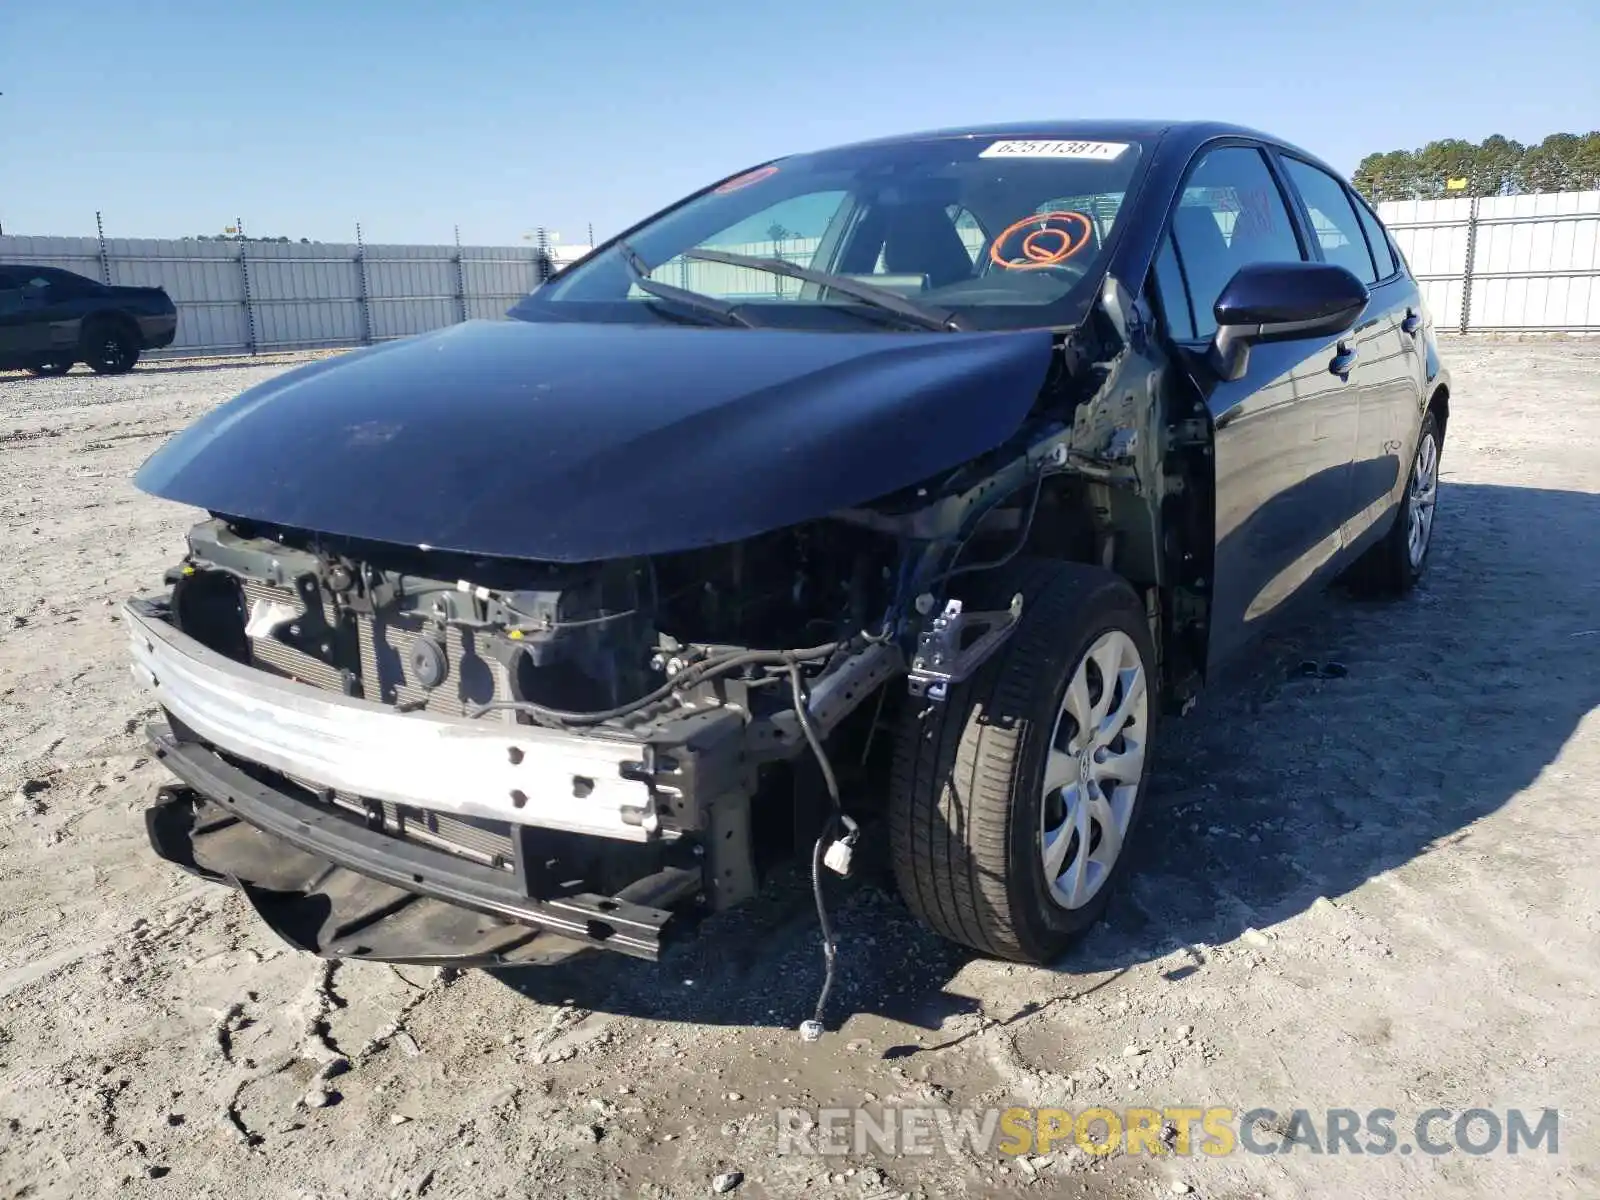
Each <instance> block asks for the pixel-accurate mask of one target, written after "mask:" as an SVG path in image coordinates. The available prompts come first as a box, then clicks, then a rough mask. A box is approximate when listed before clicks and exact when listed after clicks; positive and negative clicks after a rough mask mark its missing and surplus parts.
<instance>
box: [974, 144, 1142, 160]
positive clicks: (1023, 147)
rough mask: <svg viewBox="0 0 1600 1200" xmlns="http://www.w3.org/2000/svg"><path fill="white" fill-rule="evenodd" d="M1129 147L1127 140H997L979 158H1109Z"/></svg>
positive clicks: (1116, 155)
mask: <svg viewBox="0 0 1600 1200" xmlns="http://www.w3.org/2000/svg"><path fill="white" fill-rule="evenodd" d="M1127 148H1128V143H1127V142H1061V141H1017V142H996V143H995V144H994V145H992V146H990V147H989V148H988V149H986V150H984V151H983V152H982V153H981V154H979V155H978V157H979V158H1098V159H1102V160H1109V159H1113V158H1116V157H1118V156H1119V155H1120V154H1121V153H1122V152H1123V151H1124V150H1126V149H1127Z"/></svg>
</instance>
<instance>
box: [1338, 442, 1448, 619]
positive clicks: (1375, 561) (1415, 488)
mask: <svg viewBox="0 0 1600 1200" xmlns="http://www.w3.org/2000/svg"><path fill="white" fill-rule="evenodd" d="M1443 446H1444V438H1443V435H1442V434H1441V433H1440V430H1439V422H1438V419H1437V418H1436V417H1435V416H1434V414H1433V413H1432V412H1429V413H1428V414H1427V415H1426V416H1424V417H1423V419H1422V431H1421V432H1420V433H1419V434H1418V435H1417V451H1416V454H1415V455H1413V456H1412V459H1411V473H1410V475H1408V476H1407V478H1406V490H1405V493H1404V494H1403V495H1402V496H1401V498H1400V506H1399V509H1398V511H1396V513H1395V515H1394V525H1393V526H1392V527H1391V528H1390V530H1389V532H1388V533H1386V534H1385V535H1384V537H1383V540H1382V541H1381V542H1379V543H1377V544H1376V545H1375V546H1373V547H1372V549H1370V550H1368V551H1367V552H1366V553H1365V554H1363V555H1362V556H1361V558H1360V559H1359V560H1357V562H1356V564H1355V567H1354V568H1353V569H1352V570H1351V572H1350V584H1351V586H1352V587H1354V588H1355V590H1357V591H1359V592H1361V593H1363V594H1366V595H1371V596H1404V595H1406V594H1407V593H1408V592H1410V591H1411V589H1412V588H1414V587H1416V586H1417V581H1418V580H1420V579H1421V578H1422V575H1423V572H1425V571H1426V570H1427V569H1428V551H1429V550H1430V549H1431V548H1432V547H1433V516H1434V507H1435V505H1436V504H1437V502H1438V499H1439V455H1440V452H1441V451H1442V449H1443Z"/></svg>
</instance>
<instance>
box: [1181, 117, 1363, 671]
mask: <svg viewBox="0 0 1600 1200" xmlns="http://www.w3.org/2000/svg"><path fill="white" fill-rule="evenodd" d="M1170 230H1171V233H1170V238H1171V250H1172V251H1173V253H1172V260H1173V265H1174V267H1175V268H1176V274H1177V277H1178V278H1179V279H1180V280H1181V286H1182V288H1183V293H1184V294H1183V295H1182V296H1174V295H1172V294H1171V293H1172V292H1173V290H1174V287H1175V286H1177V285H1176V284H1175V282H1174V281H1173V279H1172V276H1173V274H1174V272H1173V271H1171V270H1168V271H1163V270H1161V269H1160V265H1159V263H1158V270H1157V287H1158V290H1159V291H1160V292H1161V293H1162V294H1161V303H1162V310H1163V312H1164V313H1165V314H1166V316H1167V320H1168V323H1169V325H1172V326H1173V327H1174V328H1173V335H1174V337H1175V338H1176V339H1177V340H1179V341H1180V342H1181V341H1187V342H1189V344H1190V345H1192V346H1193V347H1195V348H1196V350H1197V353H1196V354H1195V355H1194V359H1195V361H1196V363H1197V364H1198V365H1197V366H1196V367H1195V378H1196V382H1197V383H1198V384H1199V386H1200V388H1201V391H1202V392H1203V394H1204V395H1205V399H1206V405H1207V407H1208V409H1209V410H1210V414H1211V420H1212V424H1213V426H1214V428H1215V438H1214V443H1213V445H1214V456H1215V457H1214V461H1215V480H1216V483H1215V532H1214V537H1215V562H1214V564H1213V568H1212V576H1213V578H1212V597H1211V646H1210V655H1209V657H1210V659H1211V661H1213V662H1215V661H1218V660H1220V659H1221V658H1224V657H1226V656H1227V655H1229V654H1230V653H1232V652H1233V651H1234V650H1236V649H1237V648H1238V647H1240V646H1241V645H1243V644H1244V643H1245V642H1247V641H1248V640H1249V639H1250V638H1251V637H1252V636H1254V634H1255V633H1256V632H1257V631H1259V630H1260V629H1261V628H1262V627H1263V626H1264V625H1265V624H1266V623H1267V622H1268V621H1269V620H1270V619H1271V618H1272V617H1273V616H1274V615H1276V614H1277V613H1278V612H1279V611H1280V610H1281V609H1282V608H1283V607H1284V606H1285V605H1286V604H1287V602H1288V601H1289V600H1290V599H1291V598H1293V597H1294V596H1295V595H1297V594H1299V593H1300V592H1301V591H1302V590H1303V589H1304V588H1305V587H1306V586H1307V585H1309V584H1310V583H1311V582H1312V581H1313V580H1316V579H1317V578H1318V577H1319V576H1321V575H1322V574H1323V573H1324V572H1325V569H1326V568H1328V567H1329V566H1330V564H1332V563H1333V562H1334V561H1335V560H1336V558H1337V556H1338V553H1339V550H1340V548H1341V547H1342V545H1343V533H1342V530H1341V526H1342V524H1343V522H1344V520H1345V517H1346V516H1347V515H1348V513H1349V511H1350V500H1351V479H1350V465H1351V457H1352V454H1353V451H1354V448H1355V444H1356V436H1357V428H1356V426H1357V420H1358V414H1359V401H1358V399H1357V394H1356V386H1358V385H1357V384H1356V376H1355V374H1354V373H1353V372H1352V371H1349V370H1344V369H1341V368H1345V367H1346V366H1347V365H1348V363H1349V362H1350V355H1349V351H1350V349H1351V347H1350V346H1349V345H1348V344H1346V343H1347V341H1348V339H1347V338H1321V337H1318V338H1303V339H1297V340H1293V341H1284V342H1275V343H1271V344H1267V345H1258V346H1255V347H1253V348H1252V349H1251V351H1250V362H1249V367H1248V369H1247V370H1246V372H1245V374H1244V377H1243V378H1241V379H1238V380H1232V381H1230V380H1223V379H1221V378H1219V377H1218V376H1217V375H1216V374H1215V373H1214V372H1212V371H1211V370H1210V368H1209V367H1208V366H1206V365H1204V361H1203V360H1204V355H1203V347H1205V346H1206V345H1208V344H1209V343H1210V341H1211V339H1212V338H1213V337H1214V336H1215V334H1216V321H1215V318H1214V317H1213V315H1212V308H1213V306H1214V304H1215V303H1216V300H1217V297H1218V296H1219V295H1220V294H1221V292H1222V289H1223V287H1224V286H1225V285H1226V284H1227V282H1228V280H1230V279H1231V278H1232V277H1233V275H1234V273H1235V272H1236V271H1238V269H1239V268H1240V267H1242V266H1245V265H1246V264H1248V263H1254V262H1286V261H1289V262H1298V261H1303V260H1306V259H1309V258H1312V257H1314V255H1313V254H1312V253H1311V252H1310V251H1309V248H1308V247H1306V246H1304V245H1302V243H1301V240H1300V236H1299V234H1298V233H1297V226H1296V222H1295V221H1294V220H1293V219H1292V218H1291V216H1290V208H1289V203H1288V201H1287V200H1286V199H1285V196H1284V193H1283V190H1282V189H1281V188H1280V186H1279V184H1278V180H1277V178H1276V176H1275V175H1274V174H1273V172H1272V170H1271V168H1270V166H1269V165H1268V162H1267V160H1266V158H1265V156H1264V155H1263V153H1262V151H1261V150H1260V149H1259V148H1256V147H1253V146H1242V145H1230V146H1223V147H1219V148H1216V149H1212V150H1208V151H1204V152H1202V155H1201V157H1200V158H1199V159H1198V160H1197V161H1196V163H1195V165H1194V167H1193V168H1192V169H1191V171H1190V174H1189V177H1188V179H1187V181H1186V184H1185V186H1184V189H1183V192H1182V195H1181V196H1180V199H1179V202H1178V204H1177V206H1176V207H1175V209H1174V210H1173V212H1172V214H1171V221H1170ZM1162 253H1163V255H1166V254H1167V253H1168V250H1167V249H1165V248H1164V249H1163V251H1162ZM1164 276H1165V277H1166V278H1163V277H1164ZM1175 313H1176V314H1177V318H1176V319H1175V316H1174V314H1175ZM1185 318H1186V319H1185Z"/></svg>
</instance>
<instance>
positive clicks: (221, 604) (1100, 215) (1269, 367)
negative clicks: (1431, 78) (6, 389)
mask: <svg viewBox="0 0 1600 1200" xmlns="http://www.w3.org/2000/svg"><path fill="white" fill-rule="evenodd" d="M509 316H510V318H511V319H509V320H505V321H497V322H489V321H469V322H467V323H465V324H460V325H456V326H453V327H450V328H448V329H443V330H440V331H438V332H436V333H432V334H427V335H424V336H421V337H415V338H411V339H407V340H405V341H400V342H395V343H390V344H385V345H381V346H377V347H372V348H368V349H363V350H359V351H356V352H353V353H350V354H347V355H344V356H342V357H339V358H336V359H330V360H326V361H321V362H317V363H314V364H310V365H307V366H303V367H301V368H299V369H297V370H293V371H290V372H288V373H286V374H283V375H281V376H278V377H277V378H275V379H273V380H271V381H270V382H268V383H265V384H263V385H261V386H259V387H256V388H253V389H251V390H250V391H247V392H245V393H244V394H243V395H240V396H239V397H237V398H236V399H234V400H232V401H230V402H228V403H226V404H224V405H222V406H221V407H219V408H218V409H216V410H215V411H213V412H211V413H210V414H208V415H207V416H205V417H204V418H203V419H201V420H200V421H198V422H197V423H196V424H194V425H193V426H192V427H191V428H189V429H187V430H185V431H184V432H182V433H181V434H179V435H178V436H176V437H175V438H173V439H172V440H171V441H170V442H169V443H167V444H166V445H165V446H164V447H162V448H161V449H160V450H159V451H158V452H157V453H156V454H155V455H154V456H153V457H152V458H150V460H149V461H148V462H147V463H145V465H144V466H143V467H142V469H141V470H140V472H139V474H138V477H137V483H138V485H139V486H140V487H141V488H143V489H144V490H145V491H147V492H149V493H152V494H153V495H156V496H159V497H163V498H165V499H168V500H171V501H174V502H177V503H181V504H185V505H192V506H195V507H198V508H201V509H204V510H206V511H207V512H208V514H209V516H208V519H206V520H205V521H203V522H202V523H200V524H198V525H196V526H195V527H194V528H193V529H192V530H191V532H190V533H189V535H188V547H187V553H186V554H185V555H184V557H183V558H182V560H181V561H180V562H176V563H174V564H173V567H172V569H171V570H170V571H169V572H168V577H167V582H168V584H169V585H170V591H169V592H168V593H167V594H164V595H163V596H162V597H161V598H159V599H154V600H147V599H139V600H132V601H130V602H129V604H128V606H127V610H126V619H127V628H128V630H129V632H130V634H131V650H132V655H133V661H134V669H135V673H136V675H137V676H138V678H139V679H140V680H141V681H142V682H143V684H144V685H145V686H147V687H148V688H149V689H150V691H151V694H152V696H153V698H154V700H155V702H156V703H158V704H159V705H160V707H161V709H162V711H163V713H164V717H165V719H164V721H162V722H161V723H160V724H159V725H157V726H154V727H152V729H151V733H150V736H151V738H152V741H153V744H154V746H155V748H156V752H157V753H158V754H159V755H160V757H161V759H162V761H163V762H164V763H165V764H166V766H167V767H168V768H169V769H170V770H171V772H172V773H173V774H174V775H175V776H176V777H177V780H178V782H176V783H174V784H171V785H169V786H167V787H165V788H163V789H162V790H161V793H160V794H159V796H158V797H157V800H156V803H155V804H154V806H153V807H152V808H151V809H150V811H149V817H148V820H149V830H150V836H151V840H152V842H153V844H154V846H155V849H156V851H157V852H158V853H159V854H161V855H162V856H163V857H165V858H167V859H170V860H172V861H173V862H175V863H177V864H179V865H180V866H182V867H184V868H186V869H188V870H190V871H193V872H196V873H198V874H200V875H202V876H204V877H207V878H212V879H216V880H219V881H225V882H227V883H229V884H231V885H233V886H235V887H238V888H239V889H241V890H242V891H243V893H244V894H245V896H247V897H248V898H249V900H250V902H251V903H252V904H253V905H254V906H255V908H256V909H257V910H258V911H259V912H260V914H261V915H262V917H263V918H264V919H265V920H266V921H268V922H269V923H270V924H271V925H272V927H273V928H274V929H276V930H277V931H278V932H279V933H280V934H282V935H283V936H284V937H285V938H287V939H289V940H290V941H291V942H292V943H293V944H295V945H297V946H299V947H301V948H303V949H305V950H308V951H311V952H314V953H317V954H321V955H327V956H338V957H346V958H354V959H369V960H386V961H403V962H435V963H456V964H468V965H485V966H505V965H511V964H518V963H531V962H543V961H550V960H552V959H555V958H559V957H563V956H566V955H569V954H571V953H573V952H575V951H579V950H586V949H592V948H603V949H607V950H613V951H621V952H623V953H627V954H632V955H636V956H640V957H644V958H653V957H655V956H656V955H657V954H658V953H659V951H660V949H661V947H662V945H663V944H664V942H665V941H666V940H667V939H668V938H669V937H671V936H672V935H673V934H675V933H676V932H677V931H679V930H680V929H682V928H686V927H689V926H692V925H693V923H694V921H695V918H696V917H697V916H698V915H700V914H704V913H707V912H715V911H718V910H722V909H726V908H729V907H730V906H733V905H737V904H739V903H740V902H741V901H744V900H746V899H747V898H749V897H750V896H752V895H753V894H754V893H755V892H756V891H757V890H758V889H760V887H761V886H762V882H763V879H764V878H765V877H767V876H768V874H769V873H770V872H771V871H772V870H773V869H774V868H775V867H777V866H778V865H781V864H783V863H785V862H788V861H791V860H793V859H794V858H795V857H796V856H810V860H811V863H812V869H813V871H814V872H815V874H816V876H817V880H818V886H817V889H816V890H817V895H818V901H819V907H820V905H821V899H822V896H823V890H824V889H823V888H822V886H821V881H822V880H823V879H825V878H826V877H827V875H828V874H829V873H830V872H839V873H848V872H849V871H851V870H852V869H853V868H854V867H855V866H856V862H857V860H858V859H859V858H860V857H861V855H862V853H863V848H864V844H865V843H868V842H871V841H873V840H880V839H881V842H882V844H883V845H884V846H886V847H887V857H888V859H889V860H890V861H891V863H892V867H893V872H894V875H895V878H896V880H897V881H898V884H899V888H900V890H901V892H902V894H903V896H904V897H905V901H906V903H907V904H908V905H909V906H910V908H911V909H912V910H913V911H914V912H915V913H916V914H917V915H918V916H919V917H920V918H922V919H923V920H924V921H925V922H926V923H927V924H928V925H929V926H931V927H932V928H933V929H934V930H936V931H938V932H939V933H940V934H943V935H944V936H946V937H948V938H951V939H954V940H956V941H958V942H961V943H964V944H965V945H967V946H970V947H973V948H974V949H976V950H978V951H980V952H982V953H985V954H991V955H997V956H1003V957H1007V958H1013V959H1019V960H1024V961H1030V962H1046V961H1050V960H1052V959H1055V958H1057V957H1058V956H1059V955H1060V954H1061V953H1062V952H1063V950H1064V949H1065V948H1066V947H1067V946H1068V944H1069V943H1070V941H1071V940H1072V939H1073V938H1074V937H1075V936H1076V935H1078V934H1080V933H1082V932H1083V931H1084V930H1085V929H1087V928H1088V927H1089V926H1090V925H1091V924H1093V923H1094V922H1095V921H1096V920H1097V919H1098V918H1099V916H1100V915H1101V913H1102V912H1103V910H1104V909H1105V906H1106V903H1107V900H1108V897H1109V896H1110V895H1111V894H1112V893H1113V891H1114V889H1115V887H1116V884H1117V880H1118V878H1119V876H1121V875H1122V874H1123V872H1124V870H1125V869H1126V867H1127V864H1128V861H1129V858H1130V854H1129V847H1130V845H1131V844H1132V841H1133V839H1134V838H1135V837H1136V836H1137V834H1138V830H1139V819H1140V810H1141V807H1142V805H1143V802H1144V797H1145V792H1146V789H1147V786H1148V778H1149V773H1150V762H1151V750H1152V747H1153V745H1154V744H1155V740H1156V738H1157V735H1158V728H1159V722H1160V720H1161V718H1162V717H1163V715H1165V714H1171V713H1175V712H1181V711H1183V710H1184V709H1185V708H1186V707H1187V706H1188V705H1189V703H1190V702H1191V701H1192V699H1193V697H1194V696H1195V694H1196V692H1197V691H1198V689H1199V688H1200V686H1201V685H1202V683H1203V681H1204V680H1205V679H1206V678H1207V677H1208V676H1209V675H1211V674H1212V673H1213V672H1215V670H1216V669H1217V666H1218V664H1219V663H1220V662H1222V661H1223V660H1224V659H1227V658H1229V657H1230V656H1233V655H1235V654H1237V653H1240V652H1242V651H1245V650H1246V649H1247V647H1248V646H1249V645H1250V643H1251V641H1252V639H1253V638H1254V637H1255V635H1257V634H1258V633H1259V632H1260V631H1261V630H1262V629H1264V628H1266V627H1268V626H1269V625H1270V624H1271V623H1272V622H1273V621H1274V620H1276V619H1277V618H1278V617H1279V616H1280V615H1281V614H1283V613H1284V612H1286V611H1288V609H1289V608H1290V606H1291V603H1292V602H1293V601H1294V600H1295V599H1296V598H1297V597H1299V596H1302V595H1304V594H1306V593H1307V592H1309V591H1311V590H1313V589H1316V588H1319V587H1321V586H1323V585H1324V584H1326V583H1327V582H1329V581H1330V580H1332V579H1334V578H1336V577H1342V578H1345V579H1347V580H1349V581H1350V582H1352V583H1353V584H1355V585H1358V586H1360V587H1362V588H1364V589H1366V590H1368V591H1371V592H1375V593H1386V594H1389V595H1393V596H1400V595H1403V594H1404V593H1406V592H1407V591H1408V590H1409V589H1411V588H1412V586H1413V585H1414V584H1415V583H1416V582H1417V580H1418V579H1419V577H1420V576H1421V575H1422V573H1423V571H1424V569H1425V567H1426V565H1427V560H1428V549H1429V545H1430V542H1431V538H1432V533H1433V523H1434V510H1435V499H1436V491H1437V485H1438V472H1439V456H1440V450H1441V447H1442V445H1443V441H1444V436H1445V430H1446V426H1447V424H1448V420H1449V394H1450V386H1449V380H1448V377H1447V375H1446V373H1445V372H1444V371H1443V370H1442V369H1441V366H1440V363H1439V359H1438V353H1437V349H1436V345H1435V339H1434V335H1433V329H1432V324H1431V321H1430V319H1429V316H1428V313H1427V310H1426V308H1425V306H1424V304H1423V301H1422V297H1421V294H1420V292H1419V289H1418V286H1417V283H1416V281H1415V279H1414V278H1413V277H1412V275H1411V273H1410V271H1409V270H1408V268H1407V266H1406V263H1405V260H1404V258H1403V257H1402V256H1401V254H1400V252H1399V250H1398V249H1397V248H1396V246H1395V244H1394V241H1393V240H1392V238H1391V237H1390V236H1389V234H1388V233H1387V232H1386V231H1385V229H1384V227H1383V225H1382V224H1381V222H1380V221H1379V220H1378V218H1377V216H1376V215H1375V214H1374V213H1373V211H1372V209H1371V208H1370V207H1369V206H1368V205H1367V204H1366V202H1365V201H1364V200H1363V199H1362V198H1361V197H1360V196H1358V195H1357V194H1355V192H1353V191H1352V190H1351V188H1350V187H1349V186H1348V184H1347V183H1346V182H1345V181H1344V180H1343V179H1341V178H1340V177H1339V176H1338V175H1337V174H1336V173H1335V172H1333V171H1332V170H1331V169H1330V168H1329V167H1328V166H1327V165H1325V164H1324V163H1322V162H1320V161H1318V160H1317V159H1316V158H1314V157H1313V156H1311V155H1309V154H1307V153H1305V152H1304V151H1302V150H1299V149H1296V148H1295V147H1293V146H1290V145H1287V144H1285V143H1283V142H1282V141H1279V140H1277V139H1274V138H1271V137H1268V136H1265V135H1263V134H1260V133H1256V132H1252V131H1250V130H1246V129H1241V128H1234V127H1231V126H1223V125H1214V124H1193V123H1189V124H1159V123H1114V122H1075V123H1040V124H1019V125H1016V126H1008V127H1004V128H986V129H964V130H953V131H942V132H937V133H929V134H919V135H914V136H906V137H896V138H889V139H885V140H881V141H875V142H869V143H865V144H860V145H853V146H847V147H843V148H839V149H832V150H825V151H821V152H818V153H810V154H800V155H795V156H792V157H787V158H781V159H776V160H774V161H771V162H767V163H763V164H759V165H757V166H755V167H753V168H751V169H748V170H745V171H742V172H740V173H739V174H737V175H734V176H731V177H729V178H725V179H722V180H719V181H717V182H715V183H713V184H711V185H710V186H708V187H707V188H705V189H704V190H703V191H701V192H699V193H697V194H695V195H693V196H690V197H688V198H687V199H685V200H683V201H681V202H680V203H678V204H676V205H674V206H673V207H671V208H669V209H667V210H666V211H664V212H661V213H659V214H657V215H655V216H653V217H651V218H649V219H648V220H646V221H644V222H642V223H641V224H639V225H637V226H635V227H634V228H631V229H629V230H627V231H625V232H624V233H623V234H622V235H621V236H619V237H617V238H615V239H613V240H611V241H609V242H607V243H605V244H604V245H601V246H598V247H597V248H596V249H595V250H593V251H592V252H591V253H590V254H589V255H587V256H586V257H585V258H583V259H582V260H580V261H578V262H576V263H574V264H572V265H570V266H568V267H567V268H565V269H564V270H562V271H560V272H559V273H557V274H555V275H554V276H553V277H552V278H550V279H549V280H547V281H546V282H545V283H544V284H543V285H542V286H540V287H538V288H537V289H536V290H535V291H534V292H533V293H532V294H530V295H529V296H527V297H526V298H525V299H523V300H522V301H520V302H519V303H518V304H517V305H516V307H514V308H513V309H512V311H511V312H510V314H509ZM868 848H870V847H868ZM823 926H824V930H825V937H827V938H831V935H827V934H826V930H827V922H826V915H825V913H824V916H823ZM826 945H827V946H828V947H829V948H831V941H829V942H828V943H826ZM829 957H830V961H831V953H830V956H829Z"/></svg>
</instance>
